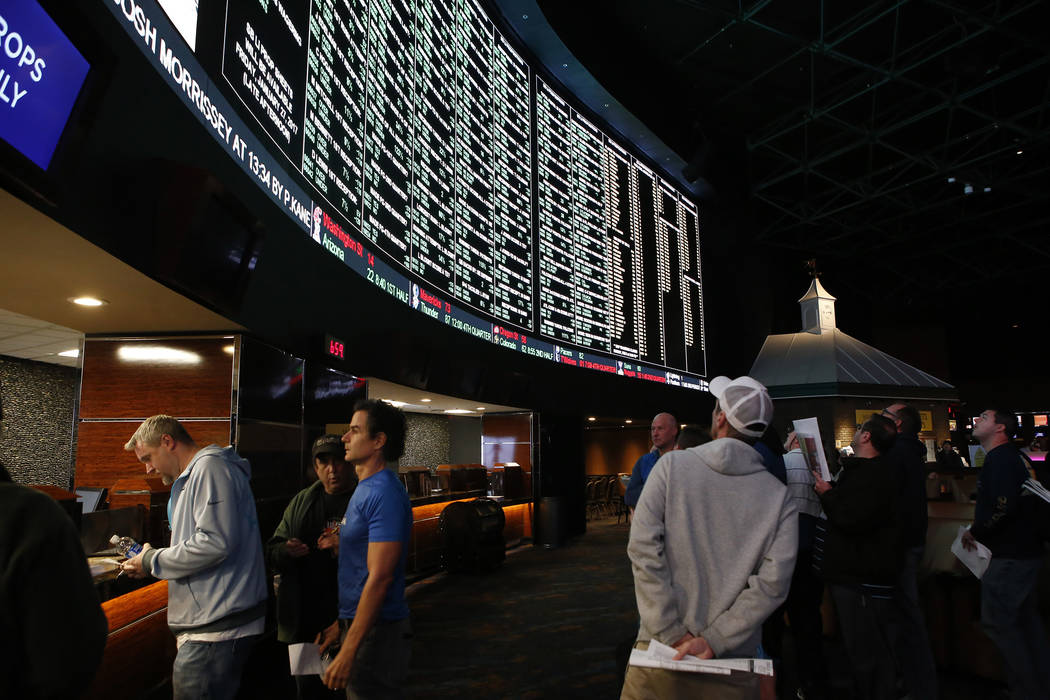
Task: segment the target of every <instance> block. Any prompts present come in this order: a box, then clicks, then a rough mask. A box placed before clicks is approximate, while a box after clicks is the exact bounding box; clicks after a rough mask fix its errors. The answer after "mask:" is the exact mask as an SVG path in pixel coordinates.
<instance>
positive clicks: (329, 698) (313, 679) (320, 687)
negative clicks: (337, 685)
mask: <svg viewBox="0 0 1050 700" xmlns="http://www.w3.org/2000/svg"><path fill="white" fill-rule="evenodd" d="M293 678H295V697H296V698H297V699H298V700H339V699H340V698H344V697H346V693H344V692H343V691H341V690H329V689H328V688H326V687H325V686H324V683H322V682H321V677H320V676H318V675H308V676H293Z"/></svg>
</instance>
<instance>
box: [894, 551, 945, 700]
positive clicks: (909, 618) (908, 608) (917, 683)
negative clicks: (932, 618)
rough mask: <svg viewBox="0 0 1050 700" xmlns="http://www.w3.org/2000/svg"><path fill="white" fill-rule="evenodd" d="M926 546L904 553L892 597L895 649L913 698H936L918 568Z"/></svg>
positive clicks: (934, 699) (935, 669)
mask: <svg viewBox="0 0 1050 700" xmlns="http://www.w3.org/2000/svg"><path fill="white" fill-rule="evenodd" d="M923 549H924V548H923V547H913V548H911V549H909V550H907V551H906V552H905V553H904V569H902V570H901V573H900V575H899V576H898V581H897V590H896V591H895V592H894V593H895V595H894V598H893V609H894V619H893V642H894V644H893V649H894V655H895V657H896V659H897V665H898V666H899V667H900V670H901V675H902V676H903V677H904V684H905V686H907V688H908V694H909V695H910V696H911V698H912V700H937V666H936V665H935V664H934V661H933V652H931V651H930V640H929V637H928V636H927V635H926V620H925V619H924V618H923V616H922V609H921V608H920V607H919V585H918V580H917V578H916V577H917V576H918V572H919V563H920V562H921V561H922V554H923Z"/></svg>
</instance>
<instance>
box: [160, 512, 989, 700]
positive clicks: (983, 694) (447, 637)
mask: <svg viewBox="0 0 1050 700" xmlns="http://www.w3.org/2000/svg"><path fill="white" fill-rule="evenodd" d="M628 532H629V526H628V525H627V524H626V523H623V522H621V523H617V522H616V521H615V519H614V518H607V519H602V520H594V521H591V522H589V523H588V524H587V532H586V534H584V535H582V536H580V537H577V538H574V539H573V540H570V541H569V542H568V543H567V544H565V545H563V546H562V547H560V548H557V549H552V550H548V549H543V548H539V547H532V546H525V547H521V548H519V549H517V550H514V551H512V552H510V553H508V556H507V559H506V561H505V562H504V563H503V566H502V567H501V568H500V569H498V570H496V571H494V572H491V573H488V574H482V575H468V574H438V575H436V576H432V577H430V578H427V579H424V580H422V581H420V582H418V583H414V584H412V585H411V586H409V589H408V602H409V607H410V608H411V610H412V621H413V626H414V630H415V637H414V640H413V645H412V653H413V656H412V662H411V666H410V671H409V676H408V680H407V685H406V687H405V696H406V697H408V698H425V699H427V700H429V699H431V698H434V699H438V698H456V699H457V700H467V699H469V700H474V699H475V698H485V699H487V698H543V699H545V700H546V699H553V700H559V699H561V698H586V700H615V699H616V698H618V697H619V694H620V687H621V685H622V682H623V675H622V674H623V671H624V665H625V664H626V659H627V655H628V654H629V652H630V646H631V643H632V642H633V641H634V636H635V633H636V632H637V627H638V614H637V611H636V609H635V600H634V581H633V578H632V576H631V566H630V561H629V560H628V558H627V537H628ZM824 642H825V646H824V652H825V658H826V660H827V662H828V670H829V675H830V679H829V683H830V688H829V691H830V692H829V698H831V699H832V700H848V698H849V695H850V693H849V687H850V681H849V677H848V675H847V674H848V671H847V667H846V663H845V658H844V656H843V650H842V648H841V644H840V643H838V642H837V640H834V639H830V638H825V640H824ZM784 657H785V658H784V666H783V668H782V671H783V672H784V681H785V682H786V684H787V685H788V687H791V681H792V678H793V668H792V666H793V661H794V650H793V649H792V645H791V641H790V635H787V637H786V638H785V642H784ZM287 658H288V657H287V647H286V646H285V645H283V644H279V643H277V642H276V640H269V641H268V642H267V643H264V644H262V645H260V649H259V650H258V653H257V654H256V655H255V657H253V660H252V662H250V664H249V669H248V670H247V671H246V673H245V679H244V683H243V685H242V689H241V693H240V695H239V697H242V698H260V697H265V698H289V697H295V692H294V688H292V687H291V681H290V679H289V678H288V675H287V674H288V667H287ZM940 686H941V698H944V699H946V700H986V699H988V698H998V697H1004V695H1003V686H1002V684H1000V683H994V682H991V681H988V680H985V679H981V678H977V677H973V676H958V675H953V674H948V673H944V672H942V673H941V674H940ZM168 692H169V693H170V689H169V691H168ZM156 697H157V698H161V697H163V694H158V695H156ZM168 697H170V695H169V696H168ZM787 698H789V699H793V693H792V694H788V695H787Z"/></svg>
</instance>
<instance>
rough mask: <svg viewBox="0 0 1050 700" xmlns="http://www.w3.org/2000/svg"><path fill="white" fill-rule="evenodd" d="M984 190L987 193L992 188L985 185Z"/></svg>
mask: <svg viewBox="0 0 1050 700" xmlns="http://www.w3.org/2000/svg"><path fill="white" fill-rule="evenodd" d="M984 191H985V192H986V193H987V192H991V191H992V188H991V187H985V188H984Z"/></svg>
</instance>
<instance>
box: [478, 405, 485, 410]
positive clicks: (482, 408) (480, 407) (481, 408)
mask: <svg viewBox="0 0 1050 700" xmlns="http://www.w3.org/2000/svg"><path fill="white" fill-rule="evenodd" d="M477 410H479V411H484V410H485V407H484V406H478V407H477Z"/></svg>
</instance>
